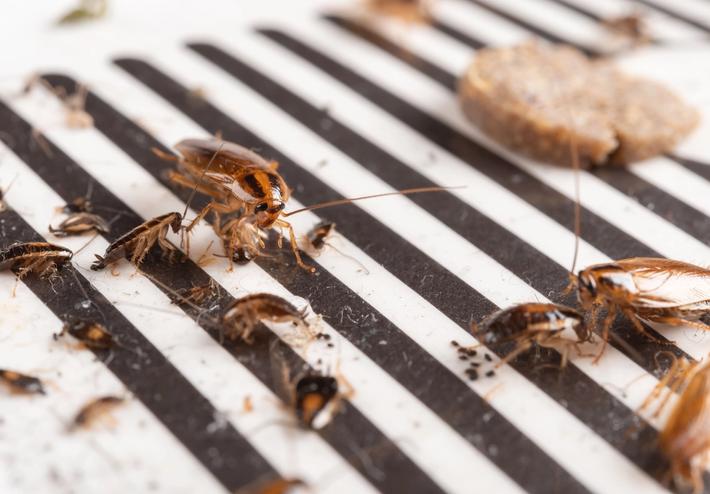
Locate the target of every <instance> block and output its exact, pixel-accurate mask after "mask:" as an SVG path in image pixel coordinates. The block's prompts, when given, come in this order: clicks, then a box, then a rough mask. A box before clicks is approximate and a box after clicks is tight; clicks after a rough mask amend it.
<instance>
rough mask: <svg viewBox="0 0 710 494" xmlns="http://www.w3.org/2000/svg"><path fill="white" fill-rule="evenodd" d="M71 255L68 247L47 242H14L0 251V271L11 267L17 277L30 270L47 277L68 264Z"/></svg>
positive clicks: (26, 273) (25, 274) (22, 276)
mask: <svg viewBox="0 0 710 494" xmlns="http://www.w3.org/2000/svg"><path fill="white" fill-rule="evenodd" d="M72 256H73V253H72V251H70V250H69V249H67V248H65V247H61V246H59V245H54V244H50V243H47V242H26V243H15V244H12V245H10V246H9V247H7V248H6V249H3V250H1V251H0V271H2V270H5V269H12V270H14V271H15V272H16V273H17V277H18V279H22V278H24V277H25V276H27V275H28V274H29V273H31V272H34V273H38V274H39V276H40V277H41V278H49V277H52V276H54V275H56V274H57V273H58V272H59V270H60V269H61V268H63V267H64V266H65V265H66V264H68V263H69V261H71V258H72Z"/></svg>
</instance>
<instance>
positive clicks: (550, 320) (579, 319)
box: [459, 303, 592, 368]
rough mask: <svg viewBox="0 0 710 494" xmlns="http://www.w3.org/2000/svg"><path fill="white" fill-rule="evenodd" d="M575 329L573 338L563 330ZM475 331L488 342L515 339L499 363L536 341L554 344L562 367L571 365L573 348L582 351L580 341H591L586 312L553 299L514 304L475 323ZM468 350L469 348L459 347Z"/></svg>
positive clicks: (549, 344) (473, 329)
mask: <svg viewBox="0 0 710 494" xmlns="http://www.w3.org/2000/svg"><path fill="white" fill-rule="evenodd" d="M565 330H572V331H574V333H575V335H576V336H577V338H576V339H574V340H572V339H569V338H568V337H565V336H564V335H563V334H562V332H563V331H565ZM471 332H472V333H473V335H474V336H475V337H476V339H478V340H479V341H480V343H481V344H483V345H486V346H491V345H499V344H501V343H510V342H513V343H515V347H514V348H513V349H512V351H511V352H510V353H508V354H507V355H506V356H505V357H504V358H503V359H501V361H500V362H498V364H496V367H500V366H501V365H503V364H505V363H507V362H510V361H511V360H513V359H514V358H515V357H517V356H518V355H520V354H521V353H522V352H524V351H526V350H528V349H529V348H531V347H532V346H533V345H539V346H541V347H545V348H554V349H555V350H557V351H559V352H560V354H561V355H562V362H561V363H560V367H562V368H564V367H565V366H566V365H567V359H568V356H569V352H570V350H572V349H574V350H576V351H577V354H579V355H581V351H580V349H579V344H580V343H583V342H586V341H589V340H590V339H591V337H592V333H591V331H589V329H588V328H587V327H586V325H585V323H584V316H583V315H582V314H580V313H579V312H577V311H576V310H574V309H572V308H570V307H565V306H563V305H557V304H549V303H526V304H519V305H514V306H512V307H508V308H507V309H503V310H500V311H498V312H495V313H493V314H491V315H490V316H488V317H486V318H485V319H484V320H483V321H482V322H481V323H480V324H476V323H473V324H471ZM461 350H464V351H465V350H468V349H466V348H459V352H461Z"/></svg>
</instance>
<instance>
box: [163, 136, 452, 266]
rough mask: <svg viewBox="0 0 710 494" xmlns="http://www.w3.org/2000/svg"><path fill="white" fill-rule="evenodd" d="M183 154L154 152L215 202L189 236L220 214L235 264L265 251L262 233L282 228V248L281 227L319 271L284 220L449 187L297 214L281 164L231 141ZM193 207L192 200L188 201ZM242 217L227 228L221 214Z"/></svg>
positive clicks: (197, 145)
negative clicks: (205, 220)
mask: <svg viewBox="0 0 710 494" xmlns="http://www.w3.org/2000/svg"><path fill="white" fill-rule="evenodd" d="M175 149H176V150H177V151H178V152H179V153H180V156H179V157H178V156H174V155H172V154H168V153H164V152H162V151H160V150H159V149H155V148H154V149H153V152H154V153H155V154H156V155H157V156H159V157H161V158H163V159H165V160H168V161H174V162H177V168H178V170H177V171H173V172H172V173H171V174H170V180H171V181H172V182H174V183H176V184H178V185H182V186H186V187H190V188H191V189H193V192H200V193H202V194H206V195H208V196H210V198H211V199H212V200H211V201H210V202H209V203H208V204H207V205H206V206H205V207H204V208H203V209H202V211H200V213H199V214H198V215H197V216H196V217H195V218H194V219H193V220H192V222H191V223H190V225H189V226H188V227H187V232H188V233H189V232H190V230H191V229H192V228H193V227H194V226H195V225H196V224H197V223H198V222H199V221H200V220H202V219H203V218H205V217H206V216H207V214H209V213H210V212H212V213H213V214H214V215H215V218H216V220H215V222H214V224H213V227H214V230H215V232H216V233H217V235H218V236H219V237H220V238H221V239H222V241H223V242H224V243H225V253H226V255H227V257H229V258H230V259H231V260H234V259H235V258H236V259H237V260H238V261H248V260H249V259H250V258H254V257H256V256H257V255H258V254H259V252H260V251H261V250H262V249H263V248H264V243H263V239H262V237H263V235H262V232H263V231H265V230H268V229H272V228H274V229H277V230H278V233H279V238H278V245H279V247H281V246H282V240H283V236H282V229H286V230H287V231H288V235H289V239H290V243H291V251H292V252H293V255H294V257H295V258H296V263H297V264H298V265H299V266H300V267H301V268H303V269H305V270H307V271H310V272H315V268H314V267H312V266H309V265H307V264H305V263H304V262H303V260H302V259H301V254H300V252H299V250H298V244H297V242H296V235H295V233H294V231H293V227H292V226H291V224H290V223H289V222H287V221H286V220H284V218H286V217H288V216H291V215H294V214H297V213H301V212H303V211H310V210H314V209H321V208H324V207H331V206H337V205H342V204H350V203H352V202H354V201H358V200H363V199H371V198H374V197H384V196H391V195H406V194H414V193H419V192H435V191H437V192H438V191H441V190H445V189H446V187H421V188H415V189H407V190H402V191H398V192H392V193H385V194H377V195H371V196H363V197H356V198H350V199H338V200H334V201H328V202H324V203H321V204H316V205H313V206H308V207H304V208H301V209H298V210H296V211H290V212H285V211H284V209H285V208H286V203H287V202H288V200H289V198H290V197H291V189H289V187H288V186H287V185H286V182H285V181H284V179H283V178H282V177H281V175H280V174H279V173H278V172H277V169H278V163H277V162H275V161H267V160H266V159H264V158H263V157H262V156H260V155H258V154H257V153H255V152H254V151H251V150H249V149H247V148H245V147H242V146H240V145H238V144H234V143H232V142H227V141H222V140H219V139H184V140H182V141H180V142H178V143H177V144H176V145H175ZM188 203H189V201H188ZM233 213H239V217H238V218H237V219H233V220H230V222H228V223H227V224H225V225H223V224H222V221H221V216H220V215H221V214H227V215H229V214H233Z"/></svg>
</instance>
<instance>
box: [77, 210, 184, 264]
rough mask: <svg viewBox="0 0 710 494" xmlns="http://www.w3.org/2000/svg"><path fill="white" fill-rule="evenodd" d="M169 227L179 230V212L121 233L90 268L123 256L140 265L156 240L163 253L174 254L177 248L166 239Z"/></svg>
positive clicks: (110, 262)
mask: <svg viewBox="0 0 710 494" xmlns="http://www.w3.org/2000/svg"><path fill="white" fill-rule="evenodd" d="M169 228H172V230H173V232H174V233H178V232H180V231H181V229H182V215H181V214H180V213H177V212H173V213H167V214H164V215H162V216H158V217H156V218H153V219H152V220H148V221H146V222H145V223H142V224H140V225H138V226H137V227H135V228H134V229H133V230H131V231H130V232H128V233H126V234H125V235H122V236H121V237H120V238H118V239H117V240H115V241H114V242H113V243H111V245H109V246H108V247H107V248H106V252H105V253H104V256H103V257H101V256H99V255H97V256H96V261H95V262H94V263H93V264H92V265H91V269H92V270H94V271H98V270H101V269H104V268H105V267H106V266H109V265H111V264H114V263H115V262H118V261H120V260H121V259H123V258H128V259H130V261H131V262H132V263H133V264H135V265H136V266H140V264H141V263H142V262H143V259H144V258H145V256H146V254H147V253H148V251H149V250H150V249H151V247H153V246H154V245H155V243H156V242H157V243H158V245H159V246H160V249H161V250H162V251H163V252H164V253H169V254H171V255H173V254H175V253H176V252H177V249H176V248H175V247H174V246H173V245H172V244H171V243H170V242H168V240H167V239H166V236H167V234H168V229H169Z"/></svg>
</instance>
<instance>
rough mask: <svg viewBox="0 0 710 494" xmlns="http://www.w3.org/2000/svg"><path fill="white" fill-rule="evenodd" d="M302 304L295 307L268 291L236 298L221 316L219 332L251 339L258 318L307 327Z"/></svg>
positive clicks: (305, 309)
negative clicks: (298, 307) (300, 307)
mask: <svg viewBox="0 0 710 494" xmlns="http://www.w3.org/2000/svg"><path fill="white" fill-rule="evenodd" d="M307 310H308V308H307V307H305V308H304V309H302V310H298V309H297V308H296V307H295V306H294V305H293V304H291V303H290V302H289V301H288V300H285V299H283V298H281V297H278V296H276V295H272V294H270V293H254V294H252V295H247V296H245V297H242V298H239V299H237V300H235V301H234V302H233V303H232V304H231V305H230V306H229V307H227V309H226V311H225V312H224V314H223V315H222V318H221V325H220V327H221V331H222V334H223V335H224V336H226V337H227V338H229V339H230V340H233V341H234V340H243V341H245V342H246V343H251V342H252V341H253V337H252V333H253V332H254V329H256V326H257V325H258V324H259V322H261V321H271V322H292V323H293V324H294V325H297V326H300V327H302V328H306V329H307V328H308V323H306V320H305V316H306V311H307Z"/></svg>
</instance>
